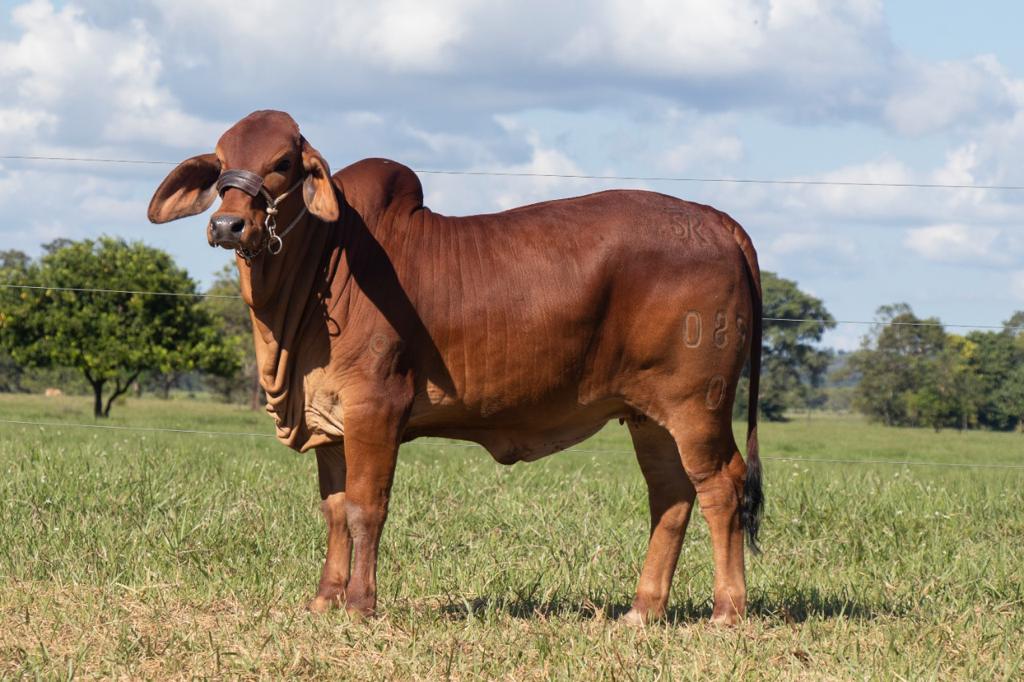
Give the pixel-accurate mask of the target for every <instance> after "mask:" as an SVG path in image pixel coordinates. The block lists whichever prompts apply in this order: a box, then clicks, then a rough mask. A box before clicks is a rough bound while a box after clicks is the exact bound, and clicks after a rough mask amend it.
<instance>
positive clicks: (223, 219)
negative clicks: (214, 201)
mask: <svg viewBox="0 0 1024 682" xmlns="http://www.w3.org/2000/svg"><path fill="white" fill-rule="evenodd" d="M210 226H211V228H212V230H211V231H212V232H213V236H214V239H215V240H216V241H218V242H221V241H224V242H226V241H231V240H234V241H238V239H239V238H240V237H241V234H242V231H243V230H244V229H245V219H244V218H242V217H240V216H233V215H219V216H214V217H213V218H212V219H211V220H210Z"/></svg>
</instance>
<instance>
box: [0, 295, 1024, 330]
mask: <svg viewBox="0 0 1024 682" xmlns="http://www.w3.org/2000/svg"><path fill="white" fill-rule="evenodd" d="M0 289H22V290H28V291H67V292H73V293H96V294H123V295H130V296H179V297H187V298H215V299H228V300H239V301H240V300H242V297H241V296H237V295H226V294H206V293H199V292H187V291H180V292H179V291H142V290H136V289H99V288H90V287H62V286H43V285H38V284H3V283H0ZM761 320H762V321H763V322H778V323H783V324H802V323H813V324H818V325H821V326H829V325H833V324H835V325H839V324H850V325H867V326H876V325H881V326H892V327H943V328H946V327H949V328H953V329H998V330H1001V331H1008V332H1018V331H1024V326H1009V325H1004V324H970V323H966V322H949V323H947V322H930V321H927V320H920V321H916V322H900V321H893V320H834V319H822V318H814V317H762V318H761Z"/></svg>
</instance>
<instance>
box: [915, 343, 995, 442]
mask: <svg viewBox="0 0 1024 682" xmlns="http://www.w3.org/2000/svg"><path fill="white" fill-rule="evenodd" d="M977 349H978V345H977V343H976V342H975V341H973V340H971V339H969V338H965V337H962V336H957V335H955V334H951V335H948V336H946V337H945V342H944V345H943V347H942V348H941V350H939V351H938V352H936V353H935V354H934V355H932V356H931V357H930V358H923V359H919V360H918V362H919V365H920V367H921V369H922V370H923V371H922V372H921V373H920V383H919V385H918V387H916V388H915V389H914V390H912V391H910V392H909V393H908V395H907V412H908V419H909V422H910V423H911V424H913V425H915V426H930V427H932V428H934V429H935V430H939V429H941V428H943V427H950V428H956V429H960V430H965V429H970V428H976V427H977V426H978V415H979V407H980V404H981V401H982V386H981V378H980V376H979V375H978V373H977V372H976V370H975V368H974V367H973V366H972V364H973V359H974V356H975V355H976V353H977Z"/></svg>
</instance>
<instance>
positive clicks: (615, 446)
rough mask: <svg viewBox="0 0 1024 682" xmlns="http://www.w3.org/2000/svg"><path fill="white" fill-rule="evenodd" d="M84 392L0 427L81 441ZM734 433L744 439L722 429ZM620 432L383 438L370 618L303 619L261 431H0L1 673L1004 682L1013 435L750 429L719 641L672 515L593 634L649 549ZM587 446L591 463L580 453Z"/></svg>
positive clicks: (212, 414)
mask: <svg viewBox="0 0 1024 682" xmlns="http://www.w3.org/2000/svg"><path fill="white" fill-rule="evenodd" d="M89 408H90V406H89V402H88V400H86V399H78V398H62V399H56V400H44V399H42V398H34V397H31V398H30V397H25V396H0V420H28V421H47V422H66V423H94V422H93V420H92V417H91V416H90V412H89ZM113 415H114V416H113V418H112V419H111V420H109V422H108V423H109V425H112V426H148V427H162V428H167V427H171V428H186V429H196V430H211V431H232V432H258V433H264V434H266V433H269V432H270V423H269V419H268V418H267V417H266V416H265V415H262V414H258V413H252V412H249V411H247V410H244V409H240V408H235V407H228V406H223V405H217V404H212V403H198V402H190V401H185V400H181V401H170V402H162V401H158V400H132V401H129V403H128V404H127V405H126V406H115V408H114V411H113ZM737 428H742V426H741V425H737ZM628 440H629V439H628V436H627V435H626V433H625V430H624V429H623V428H622V427H619V426H618V425H617V424H613V425H611V426H609V427H608V428H607V429H605V430H604V431H603V432H601V433H600V434H599V435H598V436H596V437H595V438H594V439H592V440H591V441H588V442H587V443H585V444H583V445H581V446H579V449H580V450H583V451H577V452H567V453H561V454H558V455H555V456H552V457H549V458H547V459H545V460H542V461H541V462H537V463H534V464H525V465H524V464H520V465H517V466H514V467H502V466H500V465H497V464H495V463H494V462H493V461H492V460H491V459H490V457H488V456H487V455H486V454H485V453H484V452H483V451H481V450H479V449H478V448H475V447H470V448H467V447H462V446H461V445H457V444H449V443H442V442H439V441H422V442H420V441H418V442H415V443H411V444H408V445H406V446H403V450H402V456H401V458H400V464H399V470H398V474H397V477H396V483H395V491H394V496H393V501H392V506H391V517H390V519H389V522H388V526H387V528H386V530H385V534H384V541H383V545H382V557H381V570H380V606H381V610H382V612H383V615H382V617H380V618H378V619H375V620H372V621H369V622H356V621H350V620H349V619H348V617H347V616H346V615H345V614H344V613H333V614H329V615H327V616H321V617H314V616H309V615H307V614H305V613H304V612H303V611H302V610H301V606H302V605H303V604H304V603H305V601H306V600H307V599H308V598H310V597H311V596H312V594H313V590H314V588H315V585H316V581H317V578H318V571H319V568H320V561H321V558H322V555H323V550H324V528H323V522H322V520H321V518H320V516H319V512H318V506H317V503H318V501H319V500H318V495H317V492H316V491H317V484H316V473H315V463H314V460H313V457H312V455H311V454H309V455H303V456H300V455H296V454H294V453H292V452H290V451H288V450H286V449H285V448H284V447H283V446H280V445H278V444H277V443H276V442H275V441H274V439H272V438H264V437H251V436H231V437H225V436H207V435H195V434H167V433H158V432H134V431H114V430H94V429H81V428H74V427H70V426H67V427H45V428H40V427H30V426H21V425H10V424H0V510H2V511H0V519H2V523H0V675H15V676H17V675H22V674H25V675H30V676H36V675H42V676H45V677H55V676H67V675H68V674H69V673H72V674H75V675H78V676H83V675H85V676H120V677H124V676H127V677H149V678H153V677H158V678H166V677H193V676H204V677H205V676H226V677H239V676H241V677H256V676H263V677H272V678H276V677H323V676H327V675H336V676H341V677H344V678H350V679H351V678H354V679H384V678H429V679H435V678H444V677H454V678H460V679H466V678H495V677H498V678H509V679H532V678H545V677H555V678H581V677H585V678H599V679H600V678H609V679H652V678H660V679H677V678H691V677H701V678H733V677H737V676H740V677H748V678H761V677H767V678H783V679H790V678H805V679H822V678H826V679H828V678H858V679H860V678H882V679H892V678H900V677H902V678H914V679H919V678H934V677H942V678H971V679H999V678H1004V679H1005V678H1013V677H1020V676H1021V675H1024V635H1022V634H1021V633H1022V632H1024V589H1022V577H1021V576H1022V571H1024V565H1022V559H1024V485H1022V484H1024V470H1021V469H1016V470H1015V469H954V468H948V467H946V468H943V467H930V466H907V465H897V464H864V463H861V464H843V463H810V462H793V461H784V460H780V459H772V458H773V457H786V458H815V459H856V460H880V459H887V460H911V461H936V462H959V463H970V462H975V463H981V462H989V463H1005V464H1016V465H1024V436H1021V435H1019V434H993V433H967V434H959V433H955V432H948V431H944V432H942V433H934V432H931V431H924V430H908V429H885V428H882V427H878V426H873V425H869V424H866V423H864V422H862V421H861V420H859V419H856V418H852V417H826V416H817V415H816V416H814V417H813V418H812V419H810V420H808V419H806V418H804V417H801V418H799V419H797V420H795V421H793V422H791V423H788V424H782V425H776V424H766V425H764V426H763V428H762V432H761V440H762V451H763V453H764V455H765V460H766V461H765V469H766V472H765V476H766V495H767V517H766V519H765V524H764V530H763V546H764V550H765V552H764V554H763V555H762V556H761V557H758V558H754V559H751V560H749V561H748V581H749V590H750V599H751V607H750V614H749V618H748V619H747V620H746V621H745V622H744V623H743V624H741V625H740V626H739V627H737V628H732V629H721V628H715V627H711V626H709V625H708V624H706V622H705V621H706V619H707V617H708V616H709V615H710V608H711V604H710V597H711V555H710V548H709V542H708V535H707V529H706V526H705V524H704V522H703V519H701V518H700V517H699V515H698V516H695V518H694V521H693V523H692V525H691V528H690V532H689V534H688V537H687V541H686V544H685V545H684V549H683V554H682V557H681V558H680V562H679V569H678V571H677V574H676V581H675V584H674V589H673V596H672V600H671V603H670V618H669V622H667V623H665V624H659V625H655V626H651V627H647V628H645V629H634V628H630V627H627V626H625V625H622V624H620V623H618V622H616V621H615V616H617V615H619V614H621V613H622V612H623V611H624V610H625V609H626V608H627V607H628V605H629V603H630V601H631V599H632V596H633V589H634V587H635V584H636V578H637V575H638V572H639V569H640V565H641V561H642V557H643V553H644V551H645V548H646V539H647V523H648V520H647V512H646V498H645V492H644V487H643V481H642V478H641V476H640V473H639V470H638V468H637V466H636V463H635V461H634V460H633V457H632V455H631V454H629V452H630V449H629V446H628ZM597 451H601V452H597Z"/></svg>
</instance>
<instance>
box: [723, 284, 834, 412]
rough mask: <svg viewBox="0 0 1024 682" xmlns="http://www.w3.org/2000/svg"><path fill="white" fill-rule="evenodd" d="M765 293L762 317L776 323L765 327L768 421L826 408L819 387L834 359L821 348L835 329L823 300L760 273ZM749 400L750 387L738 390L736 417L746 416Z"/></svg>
mask: <svg viewBox="0 0 1024 682" xmlns="http://www.w3.org/2000/svg"><path fill="white" fill-rule="evenodd" d="M761 289H762V292H763V299H764V304H763V308H764V310H763V317H765V318H775V319H774V320H766V321H765V322H764V334H763V348H762V355H761V358H762V360H761V387H760V397H759V403H758V405H759V407H760V411H761V415H762V416H763V417H764V418H765V419H767V420H769V421H783V420H784V419H785V412H786V410H789V409H793V408H812V407H817V406H820V405H821V404H823V403H824V399H825V394H824V391H823V390H822V388H821V384H822V382H823V380H824V378H825V373H826V371H827V370H828V363H829V359H830V358H831V353H830V351H828V350H826V349H823V348H821V346H820V342H821V339H822V336H823V335H824V333H825V330H826V329H832V328H834V327H835V326H836V323H835V319H833V317H832V315H831V314H830V313H829V312H828V310H827V309H826V308H825V304H824V303H822V301H821V299H818V298H815V297H814V296H811V295H810V294H808V293H805V292H803V291H801V290H800V288H799V287H798V286H797V283H796V282H794V281H793V280H789V279H785V278H782V277H779V276H778V275H776V274H775V273H773V272H767V271H762V272H761ZM782 320H801V321H800V322H788V321H782ZM743 383H744V384H745V383H746V380H745V379H744V381H743ZM746 396H747V391H746V386H745V385H743V386H740V390H738V391H737V400H736V405H735V412H736V414H739V415H742V414H746V410H747V398H746Z"/></svg>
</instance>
